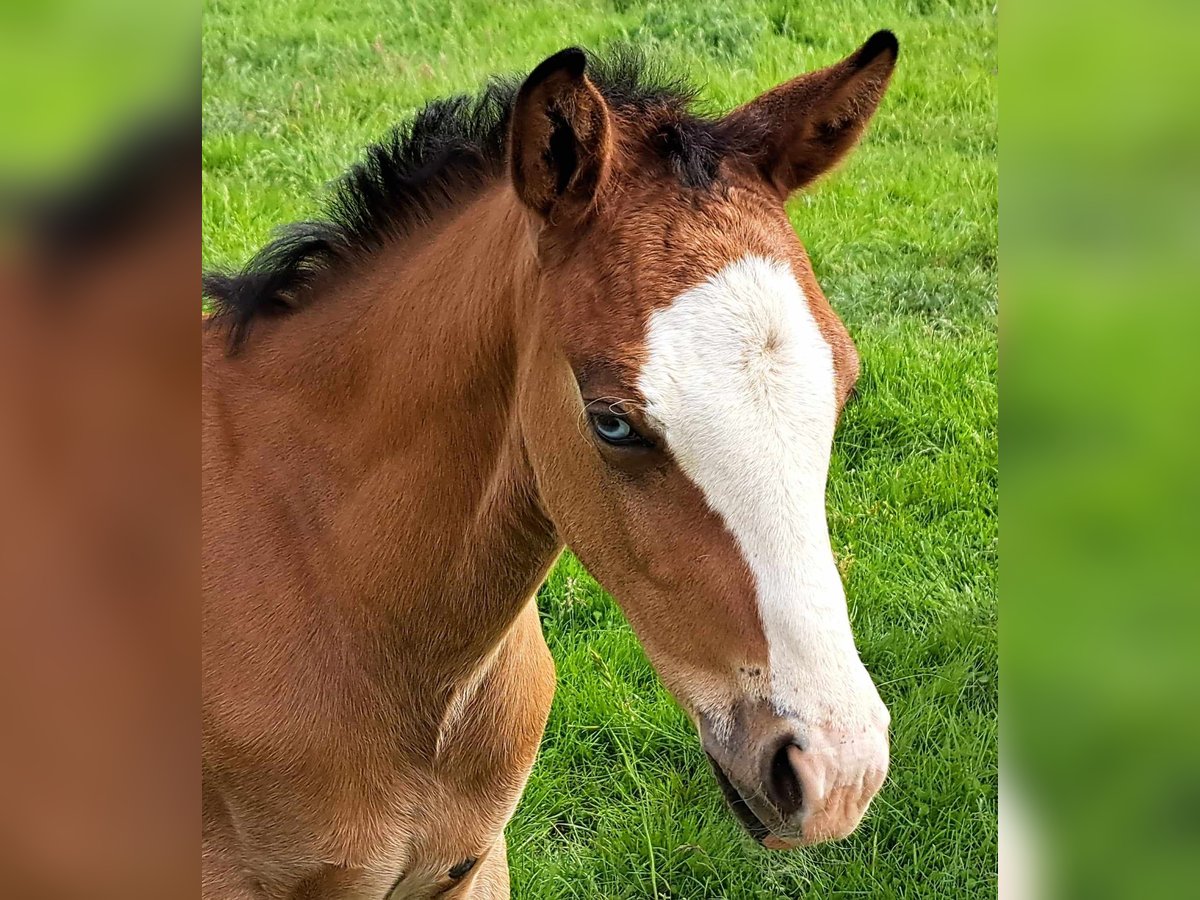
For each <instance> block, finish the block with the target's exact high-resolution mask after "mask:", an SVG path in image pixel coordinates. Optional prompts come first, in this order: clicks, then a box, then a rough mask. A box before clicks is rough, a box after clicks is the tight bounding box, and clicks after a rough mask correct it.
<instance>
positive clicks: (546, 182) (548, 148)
mask: <svg viewBox="0 0 1200 900" xmlns="http://www.w3.org/2000/svg"><path fill="white" fill-rule="evenodd" d="M586 68H587V54H585V53H584V52H583V51H582V50H580V49H578V48H576V47H569V48H567V49H566V50H560V51H559V52H558V53H555V54H554V55H553V56H551V57H550V58H549V59H547V60H545V61H543V62H542V63H541V64H540V65H539V66H538V67H537V68H536V69H534V70H533V72H532V73H531V74H530V75H529V77H528V78H527V79H525V83H524V84H522V85H521V89H520V91H518V92H517V99H516V101H515V102H514V104H513V112H512V123H511V125H510V139H509V148H510V149H509V154H510V167H511V173H512V181H513V187H514V188H516V191H517V196H518V197H520V198H521V200H522V202H524V204H525V205H526V206H528V207H529V208H530V209H532V210H533V211H534V212H536V213H538V214H539V215H540V216H542V217H543V218H545V219H548V220H558V219H561V218H565V217H570V216H573V215H577V214H581V213H583V212H585V211H586V210H587V209H588V208H589V207H590V206H591V204H592V202H593V200H595V198H596V195H597V193H598V192H599V191H600V189H601V187H602V185H603V183H604V179H605V177H606V175H607V174H608V166H609V160H610V158H611V156H612V138H611V132H612V126H611V122H610V116H609V112H608V103H607V102H606V101H605V99H604V97H603V96H601V94H600V92H599V91H598V90H596V86H595V85H593V84H592V83H591V81H589V80H588V77H587V75H586V74H584V71H585V69H586Z"/></svg>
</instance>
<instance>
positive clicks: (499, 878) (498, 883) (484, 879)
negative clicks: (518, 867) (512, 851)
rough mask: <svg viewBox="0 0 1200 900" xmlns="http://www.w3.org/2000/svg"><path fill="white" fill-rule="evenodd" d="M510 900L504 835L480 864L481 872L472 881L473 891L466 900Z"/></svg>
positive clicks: (506, 846) (506, 847) (468, 893)
mask: <svg viewBox="0 0 1200 900" xmlns="http://www.w3.org/2000/svg"><path fill="white" fill-rule="evenodd" d="M468 898H469V900H509V888H508V845H507V844H506V843H505V842H504V835H501V836H500V839H499V840H498V841H496V843H495V844H494V845H493V846H492V849H491V850H490V851H489V852H488V855H487V856H485V857H484V858H483V859H482V860H480V862H479V871H478V872H477V873H476V874H475V877H474V878H473V879H472V880H471V890H470V891H468V892H467V894H466V898H464V900H468Z"/></svg>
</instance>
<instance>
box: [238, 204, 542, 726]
mask: <svg viewBox="0 0 1200 900" xmlns="http://www.w3.org/2000/svg"><path fill="white" fill-rule="evenodd" d="M535 297H536V262H535V258H534V254H533V250H532V244H531V241H530V238H529V235H528V232H527V226H526V223H525V219H524V216H523V215H522V213H521V212H520V210H519V208H518V207H517V201H516V199H515V197H514V196H513V195H512V192H511V190H510V189H507V188H500V187H497V188H494V189H492V190H490V191H488V192H486V193H485V194H483V195H481V196H480V197H479V198H477V199H476V200H475V201H474V202H472V203H470V204H468V205H466V206H464V207H463V208H462V209H461V211H460V212H459V213H457V214H453V217H452V219H450V220H449V221H447V222H446V223H445V224H444V226H443V227H441V228H440V229H438V230H436V232H433V233H431V234H430V235H428V236H422V237H418V238H417V239H415V240H406V241H398V242H396V244H395V246H394V248H391V249H384V250H381V251H379V253H378V259H377V260H373V261H370V262H367V263H364V264H362V265H361V266H360V267H359V269H358V270H357V271H356V272H355V273H353V275H351V274H349V273H348V274H347V276H346V279H345V281H344V283H343V284H340V285H339V286H338V287H336V288H334V287H331V288H330V290H329V295H328V296H324V297H320V298H317V299H316V300H315V301H314V304H313V305H312V306H311V307H309V308H308V309H305V310H304V311H302V312H301V313H298V314H296V316H295V319H294V324H296V325H297V326H301V323H303V325H302V327H298V328H296V329H295V331H294V333H293V334H292V335H290V336H289V338H288V341H289V343H288V344H287V345H286V346H287V347H290V348H304V349H301V350H299V351H298V352H297V353H296V355H295V356H294V357H291V358H289V354H288V353H287V352H285V350H284V344H283V342H282V341H274V342H273V346H269V347H265V348H264V350H266V351H267V353H266V355H265V358H267V359H268V360H269V362H268V365H269V366H270V367H271V368H272V369H273V371H274V373H275V374H274V376H273V377H274V378H275V379H276V383H277V384H278V383H287V384H290V385H291V386H292V388H291V390H292V393H293V396H294V397H298V398H300V402H301V405H302V406H303V408H304V409H305V410H306V412H305V413H303V414H302V417H304V418H308V419H309V421H311V422H314V423H320V424H319V425H318V426H317V427H316V428H315V429H313V430H310V434H309V435H308V439H309V440H311V441H313V443H314V446H315V447H316V448H317V449H316V452H315V457H314V458H316V459H319V460H320V471H317V472H313V471H311V468H312V467H310V466H306V467H305V476H304V477H305V478H306V479H307V478H309V477H313V478H315V479H317V480H319V481H320V482H322V484H321V485H320V487H316V486H313V485H309V486H308V488H307V489H306V491H305V493H306V494H307V495H309V496H314V495H315V496H321V497H322V498H323V499H322V501H321V509H320V510H319V511H318V512H319V518H320V520H322V521H324V522H327V523H328V534H327V537H328V540H329V542H330V546H329V547H327V548H322V549H318V548H315V547H314V549H313V552H314V554H318V555H319V558H318V559H316V560H314V561H313V562H314V565H313V566H312V567H311V568H312V569H314V570H317V571H320V572H321V573H322V575H321V577H322V578H326V579H328V584H327V585H326V586H325V589H324V590H322V592H321V593H322V594H323V595H324V596H325V597H333V598H334V599H335V600H336V603H335V609H336V616H337V621H336V623H329V624H331V625H337V626H340V627H341V628H343V629H345V631H344V632H343V644H348V645H349V646H351V647H355V648H357V651H358V652H357V656H358V659H357V666H358V668H359V669H360V670H362V669H363V667H365V670H366V671H367V672H368V673H369V677H371V678H373V679H375V682H376V685H375V686H376V687H377V686H378V680H379V679H386V680H388V681H391V682H393V687H394V691H393V692H392V695H393V696H401V697H404V698H405V708H406V713H407V714H408V715H409V716H417V717H418V718H419V719H420V720H428V721H432V720H434V719H436V718H438V717H439V716H440V715H441V714H442V711H443V710H444V706H445V703H446V702H447V698H448V697H452V696H453V694H454V693H455V692H456V691H457V690H458V689H459V687H460V686H461V684H462V683H463V682H465V681H469V680H470V679H471V678H472V677H473V673H475V672H476V671H477V670H478V669H479V667H480V666H482V665H483V664H484V662H485V661H486V660H488V659H490V658H491V657H492V654H493V651H494V650H495V649H496V648H497V647H498V646H499V643H500V642H501V641H502V639H503V637H504V635H505V632H506V630H507V629H508V628H509V626H510V625H511V624H512V623H513V621H514V620H515V619H516V617H517V615H518V614H519V613H520V611H521V609H522V608H523V607H524V605H525V604H526V603H527V601H528V600H529V598H530V596H531V595H532V593H533V592H534V591H535V590H536V588H537V586H538V584H539V583H540V582H541V580H542V578H543V577H544V576H545V573H546V571H547V569H548V568H549V566H550V564H551V563H552V562H553V560H554V558H555V556H556V555H557V554H558V552H559V550H560V549H561V545H560V542H559V539H558V536H557V534H556V533H555V530H554V527H553V526H552V524H551V523H550V521H549V520H548V519H547V517H546V516H545V515H544V514H543V512H542V510H541V507H540V504H539V502H538V497H537V491H536V485H535V481H534V478H533V474H532V471H531V469H530V466H529V462H528V459H527V457H526V454H525V447H524V442H523V440H522V436H521V429H520V424H519V417H518V409H517V402H518V397H519V392H520V376H519V371H520V368H521V364H520V361H521V359H522V356H523V354H524V353H525V352H526V348H529V347H531V344H532V337H533V336H532V335H531V334H530V329H531V328H532V327H535V325H534V323H535V321H536V316H534V315H532V314H531V312H532V309H531V308H532V304H533V302H534V300H535ZM287 327H288V324H287V322H286V320H280V324H279V326H278V330H277V331H276V332H275V334H274V335H273V336H274V337H277V338H278V337H281V336H282V335H283V334H284V331H285V330H286V329H287ZM268 337H272V335H268ZM254 340H255V337H254V336H252V337H251V342H252V343H253V341H254ZM291 418H293V419H295V418H299V417H298V416H295V415H294V414H293V415H292V416H291ZM284 427H288V428H289V429H294V427H295V424H294V422H293V423H286V424H285V426H284ZM312 431H315V433H311V432H312ZM322 603H324V600H322ZM319 614H320V615H322V616H323V617H328V616H330V615H331V614H333V613H332V611H331V610H329V609H328V608H327V607H325V608H324V611H322V612H320V613H319Z"/></svg>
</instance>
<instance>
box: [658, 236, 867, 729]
mask: <svg viewBox="0 0 1200 900" xmlns="http://www.w3.org/2000/svg"><path fill="white" fill-rule="evenodd" d="M646 351H647V358H646V361H645V363H644V365H643V367H642V370H641V373H640V376H639V382H638V385H639V388H640V390H641V393H642V395H643V397H644V398H645V400H646V411H647V412H648V413H649V414H650V415H651V416H653V417H654V418H655V419H656V420H657V422H658V424H659V427H660V428H661V429H662V431H663V433H664V436H665V438H666V442H667V446H668V447H669V448H670V450H671V453H672V454H673V456H674V458H675V460H676V461H677V462H678V464H679V465H680V467H681V468H682V469H683V471H684V473H685V474H686V475H687V476H688V477H689V478H690V479H691V480H692V481H693V482H694V483H695V484H696V485H697V486H698V487H699V488H700V490H701V491H702V492H703V494H704V496H705V498H706V500H707V501H708V504H709V506H710V507H711V508H712V509H713V510H714V511H715V512H716V513H717V514H719V515H720V516H721V518H722V519H723V521H724V523H725V525H726V527H727V528H728V530H729V531H730V532H731V533H732V534H733V536H734V538H735V539H736V541H737V543H738V547H739V549H740V551H741V553H742V555H743V557H744V558H745V560H746V562H747V564H748V565H749V567H750V570H751V572H752V573H753V575H754V580H755V586H756V589H757V600H758V610H759V616H760V618H761V620H762V625H763V629H764V632H765V636H766V639H767V647H768V655H769V664H770V669H771V693H772V699H773V702H774V703H775V705H776V707H777V708H778V711H779V712H780V713H781V714H784V715H789V716H792V717H794V718H796V719H797V721H798V722H799V723H801V727H802V728H803V727H804V726H805V725H807V726H811V728H812V729H815V730H824V729H829V728H833V729H838V730H840V729H843V728H845V729H850V730H853V731H860V730H862V729H863V728H864V727H867V723H868V722H870V721H871V720H872V719H873V718H877V717H878V709H877V708H876V707H878V708H881V707H882V704H881V703H880V701H879V699H878V693H877V692H876V691H875V687H874V685H873V684H872V683H871V680H870V677H869V676H868V675H867V673H866V670H865V669H864V668H863V666H862V663H861V662H860V661H859V657H858V652H857V650H856V649H855V646H854V639H853V636H852V634H851V631H850V623H849V617H848V615H847V611H846V599H845V593H844V591H843V589H842V583H841V578H840V577H839V575H838V571H837V567H836V566H835V564H834V559H833V551H832V548H831V546H830V543H829V531H828V525H827V522H826V517H825V482H826V477H827V475H828V469H829V454H830V447H831V444H832V441H833V432H834V426H835V424H836V420H837V398H836V393H835V382H834V367H833V353H832V350H831V349H830V346H829V344H828V342H827V341H826V340H825V338H824V336H823V335H822V334H821V330H820V328H819V327H818V326H817V323H816V320H815V319H814V318H813V315H812V311H811V310H810V308H809V305H808V301H807V299H806V298H805V296H804V292H803V291H802V290H801V288H800V285H799V283H798V282H797V281H796V278H795V275H794V274H793V272H792V270H791V267H790V266H789V265H788V264H787V263H785V262H781V261H778V260H771V259H766V258H763V257H759V256H746V257H743V258H742V259H739V260H737V261H736V262H733V263H731V264H729V265H728V266H726V267H725V268H723V269H722V270H721V271H719V272H718V273H716V274H715V275H713V276H712V277H711V278H709V279H708V280H707V281H705V282H704V283H703V284H700V285H698V286H697V287H695V288H692V289H690V290H688V291H686V292H684V293H683V294H681V295H680V296H679V297H677V298H676V299H675V300H674V301H673V302H672V303H671V304H670V305H669V306H667V307H664V308H662V309H659V310H656V311H655V312H654V313H652V314H651V317H650V321H649V324H648V328H647V335H646ZM884 715H886V711H885V712H884ZM885 727H886V726H885ZM798 737H800V738H801V739H803V738H804V737H805V735H803V734H801V735H798Z"/></svg>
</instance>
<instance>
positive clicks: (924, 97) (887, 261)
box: [203, 0, 998, 898]
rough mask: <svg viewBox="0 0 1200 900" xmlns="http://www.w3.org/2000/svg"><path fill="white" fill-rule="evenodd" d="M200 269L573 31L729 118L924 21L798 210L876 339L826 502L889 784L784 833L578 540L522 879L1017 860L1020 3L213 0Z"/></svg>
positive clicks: (906, 873)
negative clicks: (1007, 236) (1001, 699)
mask: <svg viewBox="0 0 1200 900" xmlns="http://www.w3.org/2000/svg"><path fill="white" fill-rule="evenodd" d="M205 13H206V14H205V19H204V33H205V37H204V79H205V80H204V115H205V125H204V247H203V251H204V260H205V263H206V264H208V265H214V264H223V265H232V264H237V263H239V262H241V261H244V259H245V258H246V257H247V256H248V255H249V254H250V253H251V252H252V251H253V250H254V249H256V248H257V247H258V246H259V245H260V244H261V243H262V242H263V240H264V239H265V238H266V237H267V235H268V232H269V230H270V229H271V228H272V227H273V226H275V225H277V224H279V223H282V222H286V221H291V220H293V219H297V218H301V217H303V216H306V215H311V214H312V213H313V212H314V211H315V210H316V209H317V207H318V204H319V202H320V198H321V196H322V190H321V188H322V185H323V184H324V183H325V182H327V181H329V180H330V179H332V178H334V177H335V176H336V175H337V174H339V173H340V172H341V171H342V170H343V169H344V168H345V166H346V165H348V164H349V163H350V162H351V161H353V160H354V159H355V158H356V157H357V156H358V155H359V153H360V151H361V148H362V147H363V146H364V145H365V144H366V143H368V142H370V141H371V140H373V139H375V138H377V137H379V136H380V135H382V134H383V133H384V132H385V131H386V130H387V128H388V126H389V125H390V124H392V123H393V122H395V121H396V120H398V119H400V118H402V117H404V116H405V115H407V114H409V113H411V112H412V111H413V110H414V109H415V108H416V107H417V106H419V105H420V104H421V103H422V102H423V101H424V100H427V99H429V98H432V97H435V96H439V95H443V94H447V93H451V92H456V91H464V90H473V89H475V88H476V87H477V86H478V85H479V84H480V83H481V82H482V81H483V80H484V79H485V78H486V77H487V76H488V75H490V74H494V73H500V72H513V71H521V70H528V69H529V68H530V67H532V65H534V64H535V63H536V62H537V61H539V60H540V59H541V58H542V57H544V56H546V55H548V54H550V53H552V52H554V51H555V50H558V49H560V48H562V47H563V46H566V45H569V44H580V45H583V46H587V47H592V48H596V49H600V50H603V49H604V48H605V47H606V46H609V45H611V44H613V43H614V42H618V41H628V42H633V43H636V44H638V45H640V46H643V47H645V48H646V49H647V50H648V51H649V53H650V55H652V56H654V57H658V58H661V60H662V61H663V63H664V64H665V65H666V66H668V68H671V69H674V70H675V71H679V72H683V73H687V74H689V75H690V77H691V78H692V79H693V80H694V81H695V82H696V83H697V84H699V85H701V87H702V88H703V90H702V102H703V103H704V104H705V105H707V106H709V107H711V108H713V109H721V108H725V107H728V106H731V105H733V104H735V103H738V102H742V101H744V100H746V99H748V98H749V97H750V96H752V95H753V94H754V93H755V92H756V91H758V90H761V89H764V88H766V87H769V86H771V85H773V84H774V83H776V82H777V81H780V80H782V79H784V78H786V77H788V76H790V75H793V74H796V73H798V72H800V71H802V70H804V69H807V68H812V67H815V66H820V65H824V64H826V63H829V62H832V61H834V60H836V59H838V58H840V57H841V56H843V55H845V54H847V53H849V52H850V51H852V50H853V49H854V48H855V47H856V46H857V45H858V44H859V43H861V41H862V40H864V39H865V38H866V37H867V36H868V35H870V34H871V33H872V32H873V31H875V30H876V29H878V28H881V27H889V28H892V29H893V30H894V31H895V32H896V33H897V35H898V36H899V38H900V42H901V59H900V65H899V69H898V71H897V74H896V78H895V80H894V82H893V87H892V90H891V92H890V93H889V95H888V98H887V99H886V100H885V102H884V104H883V107H882V109H881V111H880V114H879V117H878V119H877V121H876V123H875V124H874V125H873V127H872V130H871V132H870V134H869V135H868V137H867V140H866V142H865V144H864V146H863V147H862V148H861V150H860V152H859V153H858V154H857V155H856V156H855V157H854V158H853V159H852V160H851V161H850V162H849V163H848V164H847V165H846V166H845V167H844V168H843V169H842V170H841V171H840V172H838V173H837V174H835V175H834V176H832V177H831V178H829V179H826V180H825V181H824V182H823V183H822V184H820V185H819V186H818V187H817V188H816V189H815V190H814V191H812V192H811V194H810V195H808V196H805V197H801V198H798V199H796V200H795V201H793V203H792V204H791V208H790V212H791V217H792V221H793V223H794V224H795V225H796V227H797V230H798V231H799V233H800V235H801V237H802V238H803V239H804V241H805V243H806V245H807V246H808V248H809V251H810V253H811V255H812V257H813V261H814V265H815V267H816V270H817V274H818V277H819V278H820V279H821V281H822V284H823V285H824V287H825V290H826V293H827V294H828V295H829V296H830V298H831V300H832V301H833V303H834V305H835V306H836V307H837V308H838V310H839V311H840V312H841V313H842V315H843V317H844V318H845V319H846V321H847V323H848V325H849V326H850V329H851V331H852V333H853V334H854V336H855V338H856V340H857V341H858V344H859V347H860V350H861V353H862V357H863V365H864V375H863V378H862V380H861V382H860V384H859V390H858V396H857V398H856V399H855V400H854V401H853V402H852V403H851V404H850V406H849V407H848V408H847V411H846V414H845V417H844V420H843V423H842V426H841V429H840V431H839V434H838V438H837V443H836V452H835V459H834V464H833V469H832V472H831V477H830V489H829V509H830V522H831V528H832V531H833V538H834V546H835V549H836V551H837V554H838V558H839V565H840V568H841V570H842V573H843V576H844V578H845V580H846V584H847V590H848V594H849V597H850V605H851V615H852V618H853V622H854V627H855V632H856V634H857V636H858V643H859V647H860V649H861V652H862V656H863V659H864V661H865V662H866V664H867V666H868V668H869V669H870V670H871V672H872V674H873V675H874V677H875V679H876V681H877V683H878V684H879V686H880V691H881V693H882V695H883V697H884V700H885V701H886V702H887V703H888V705H889V707H890V708H891V711H892V715H893V734H892V738H893V763H892V773H891V776H890V779H889V782H888V784H887V785H886V786H885V788H884V790H883V792H882V794H881V795H880V797H879V798H878V800H877V801H876V803H875V805H874V806H873V807H872V811H871V814H870V816H869V818H868V820H867V822H866V823H865V824H864V826H863V827H862V828H861V829H860V830H859V831H858V832H857V833H856V834H855V836H854V837H852V838H851V839H849V840H848V841H845V842H843V843H840V844H837V845H833V846H829V847H823V848H817V849H813V850H809V851H803V852H799V853H793V854H787V855H780V854H769V853H767V852H765V851H762V850H759V849H758V848H756V847H755V846H753V845H752V844H751V843H750V842H749V841H748V840H747V839H746V838H744V837H743V836H742V835H741V833H740V832H739V830H738V828H737V826H736V825H735V824H734V822H733V821H732V819H731V818H730V816H729V815H728V814H727V812H726V811H725V810H724V808H723V806H722V803H721V800H720V797H719V795H718V791H717V789H716V786H715V784H714V783H713V781H712V779H711V777H710V775H709V774H708V771H707V766H706V763H705V762H704V758H703V755H702V753H701V751H700V748H699V744H698V742H697V740H696V737H695V735H694V732H693V731H692V729H691V726H690V725H689V724H688V722H687V721H686V719H685V717H684V716H683V715H682V713H681V712H679V710H678V709H677V708H676V707H675V705H674V703H673V702H672V701H671V699H670V698H669V696H668V695H667V694H666V693H665V691H664V690H663V688H662V687H661V685H660V684H659V682H658V680H657V679H656V677H655V676H654V673H653V671H652V670H651V668H650V667H649V664H648V663H647V661H646V658H645V656H644V654H643V653H642V651H641V649H640V648H639V646H638V644H637V642H636V641H635V640H634V638H633V636H632V633H631V632H630V630H629V628H628V626H627V625H626V623H625V621H624V619H623V617H622V616H621V614H620V612H619V610H618V609H617V607H616V606H615V605H614V604H613V603H612V601H611V600H610V599H609V598H608V597H607V596H606V595H605V594H604V592H603V591H602V590H601V589H600V588H599V587H598V586H597V585H596V584H595V582H594V581H592V580H591V579H590V578H589V577H588V576H587V575H586V573H585V572H584V571H583V570H582V568H581V567H580V566H579V564H578V563H577V562H576V561H575V560H574V559H573V558H571V557H570V556H567V557H566V558H564V560H563V561H562V563H561V564H560V565H559V566H558V568H557V569H556V570H555V571H554V573H553V574H552V575H551V577H550V579H549V581H548V582H547V584H546V586H545V588H543V590H542V593H541V597H540V603H541V608H542V615H543V622H544V625H545V631H546V636H547V639H548V641H549V643H550V647H551V649H552V651H553V652H554V656H555V658H556V660H557V663H558V671H559V689H558V695H557V698H556V701H555V705H554V709H553V712H552V714H551V720H550V725H549V728H548V730H547V733H546V738H545V740H544V742H543V745H542V750H541V755H540V757H539V760H538V763H537V766H536V768H535V770H534V773H533V776H532V778H531V780H530V783H529V788H528V790H527V792H526V795H525V797H524V799H523V801H522V803H521V806H520V809H519V810H518V813H517V817H516V819H515V820H514V822H513V823H512V825H511V826H510V827H509V830H508V838H509V846H510V860H511V867H512V875H513V889H514V896H515V897H518V898H525V897H547V898H549V897H579V898H595V897H631V898H632V897H651V896H655V894H658V895H660V896H670V897H679V898H700V897H728V898H750V897H781V896H782V897H796V896H804V895H809V896H813V897H823V896H831V895H832V896H843V895H845V896H849V895H854V896H865V897H911V898H930V897H945V898H962V897H987V896H994V894H995V865H996V825H995V815H996V760H997V751H996V708H997V691H998V689H997V679H998V671H997V653H996V568H997V534H998V528H997V503H998V491H997V474H996V453H997V450H996V446H997V444H996V422H997V398H996V356H997V341H996V329H995V313H996V303H997V276H996V184H997V172H996V141H997V137H996V134H997V132H996V65H997V57H996V24H995V16H994V12H993V5H992V4H990V3H950V2H939V0H923V2H912V3H896V2H879V3H874V2H872V3H867V2H865V0H850V2H843V3H832V2H829V3H819V4H803V5H801V4H797V3H794V2H793V3H787V2H782V0H780V2H758V3H755V2H749V0H714V2H711V3H706V4H694V3H687V2H683V0H660V2H649V3H641V2H634V0H612V2H598V0H584V2H540V3H514V2H489V0H470V2H439V0H407V2H404V0H400V2H388V0H356V2H353V3H347V2H337V3H335V2H333V0H253V2H252V0H207V2H206V6H205Z"/></svg>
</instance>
